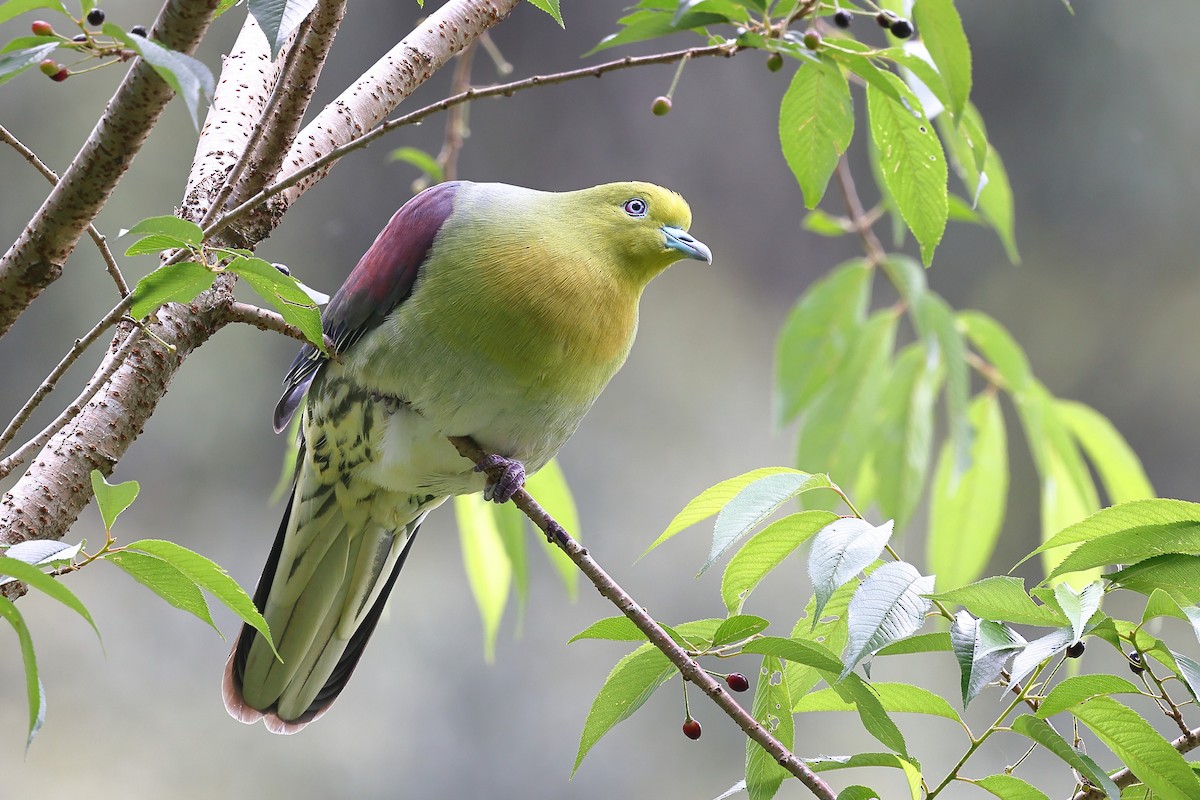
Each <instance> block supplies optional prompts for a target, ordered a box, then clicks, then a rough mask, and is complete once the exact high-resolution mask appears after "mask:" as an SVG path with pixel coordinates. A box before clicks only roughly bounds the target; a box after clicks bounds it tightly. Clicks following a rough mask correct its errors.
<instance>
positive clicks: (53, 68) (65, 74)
mask: <svg viewBox="0 0 1200 800" xmlns="http://www.w3.org/2000/svg"><path fill="white" fill-rule="evenodd" d="M105 18H106V15H105V13H104V9H102V8H93V9H92V10H91V11H89V12H88V13H87V15H86V16H85V17H84V18H83V19H82V20H74V22H75V23H76V24H77V25H79V27H80V28H81V29H82V32H81V33H77V34H75V35H74V36H72V37H70V38H69V39H68V38H67V37H66V36H64V35H63V34H61V33H59V32H58V31H56V30H54V26H53V25H51V24H50V23H49V22H47V21H46V20H44V19H39V20H35V21H34V22H33V23H32V24H31V25H30V26H29V29H30V30H31V31H32V32H33V35H34V36H54V37H57V38H58V39H60V40H62V42H64V44H65V46H66V47H68V48H69V49H72V50H75V51H76V52H78V53H82V54H85V55H87V56H90V57H94V58H103V57H105V56H117V58H118V59H120V60H122V61H124V60H126V59H127V58H129V57H131V56H133V55H136V53H134V52H132V51H130V50H125V49H122V47H121V46H120V42H112V41H100V40H98V39H97V38H96V36H95V34H94V33H93V32H92V31H89V30H87V28H85V27H84V25H85V23H86V25H87V26H90V27H92V28H99V27H100V26H101V25H103V24H104V20H105ZM129 33H130V34H132V35H134V36H145V35H146V28H145V26H143V25H134V26H133V27H132V28H130V29H129ZM68 43H69V44H68ZM38 69H40V70H41V72H42V74H43V75H46V76H47V77H49V78H50V80H52V81H57V82H59V83H61V82H62V81H65V80H66V79H67V78H69V77H70V76H71V75H73V74H74V73H72V72H71V70H70V69H69V68H68V67H66V66H64V65H63V64H60V63H59V62H57V61H55V60H54V59H52V58H47V59H46V60H44V61H42V62H41V63H40V64H38Z"/></svg>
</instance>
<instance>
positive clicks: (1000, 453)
mask: <svg viewBox="0 0 1200 800" xmlns="http://www.w3.org/2000/svg"><path fill="white" fill-rule="evenodd" d="M967 419H968V420H969V422H970V424H971V428H972V430H973V431H974V435H973V436H972V437H971V455H970V466H968V467H967V469H966V470H965V471H964V472H962V473H961V474H958V475H956V471H955V469H954V451H953V449H952V447H951V445H950V443H949V442H947V443H945V444H944V445H942V450H941V454H940V455H939V456H938V463H937V469H936V470H935V471H934V475H933V486H932V488H931V490H930V494H931V498H930V504H929V538H928V541H927V545H926V547H927V549H926V553H927V558H928V563H929V571H930V572H932V573H934V574H935V575H937V576H938V583H939V584H940V585H941V586H943V587H957V586H962V585H964V584H967V583H970V582H971V581H974V580H976V579H977V578H979V576H980V575H982V574H983V572H984V570H985V569H986V568H987V564H988V559H989V558H990V557H991V555H992V553H993V552H994V551H995V549H996V543H997V542H998V541H999V538H1000V529H1001V527H1002V526H1003V524H1004V512H1005V504H1006V501H1007V498H1008V443H1007V434H1006V432H1005V428H1004V414H1003V412H1002V411H1001V409H1000V400H999V398H998V397H997V396H996V395H995V393H993V392H982V393H981V394H979V395H976V397H975V399H974V400H972V401H971V404H970V406H969V407H968V409H967Z"/></svg>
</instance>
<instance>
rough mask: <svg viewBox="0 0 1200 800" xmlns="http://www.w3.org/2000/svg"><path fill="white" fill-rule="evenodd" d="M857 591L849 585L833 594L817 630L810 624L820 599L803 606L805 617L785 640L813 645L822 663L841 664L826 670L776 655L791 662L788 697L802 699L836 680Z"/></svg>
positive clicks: (801, 617)
mask: <svg viewBox="0 0 1200 800" xmlns="http://www.w3.org/2000/svg"><path fill="white" fill-rule="evenodd" d="M855 588H857V587H856V586H855V585H854V584H846V585H845V586H843V587H842V588H841V589H838V590H837V591H836V592H834V593H833V597H832V598H831V599H830V601H829V603H828V604H827V605H826V606H825V611H824V614H823V615H822V616H821V618H820V619H819V620H818V621H817V625H816V627H815V628H814V627H813V626H812V623H811V622H810V620H811V619H812V618H813V617H814V616H815V612H816V600H817V599H816V597H810V598H809V599H808V602H807V603H806V604H805V606H804V613H803V614H802V615H801V616H800V618H799V619H797V620H796V624H795V625H793V626H792V630H791V633H790V634H789V638H788V639H786V640H784V641H795V642H803V643H806V644H811V645H814V646H815V647H816V648H817V652H818V653H819V654H820V657H821V659H831V660H832V661H834V662H836V663H837V664H838V666H837V667H834V668H833V669H825V668H824V667H822V666H821V665H819V664H817V665H813V664H808V663H802V661H798V660H795V659H789V658H787V653H786V652H785V653H773V655H779V656H780V657H781V658H785V659H786V660H787V661H788V663H787V666H786V667H785V668H784V675H785V677H786V678H787V682H788V693H789V694H791V696H792V697H793V698H801V697H803V696H804V695H805V694H806V693H808V692H809V691H811V690H812V688H813V687H814V686H816V685H817V683H819V682H820V681H822V680H825V679H826V678H828V679H830V680H833V681H836V680H837V670H838V669H841V662H840V661H838V658H837V655H836V654H837V653H840V652H841V651H842V650H843V649H844V648H845V646H846V640H847V639H848V638H849V633H848V631H847V630H846V609H847V608H848V607H849V605H850V598H851V597H852V596H853V595H854V591H853V590H854V589H855ZM785 649H786V648H785Z"/></svg>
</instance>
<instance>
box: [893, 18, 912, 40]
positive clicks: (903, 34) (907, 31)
mask: <svg viewBox="0 0 1200 800" xmlns="http://www.w3.org/2000/svg"><path fill="white" fill-rule="evenodd" d="M888 30H890V31H891V32H892V36H895V37H896V38H897V39H907V38H908V37H910V36H912V35H913V26H912V23H911V22H909V21H908V20H906V19H898V20H896V21H895V22H893V23H892V26H891V27H890V28H888Z"/></svg>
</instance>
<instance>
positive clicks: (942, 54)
mask: <svg viewBox="0 0 1200 800" xmlns="http://www.w3.org/2000/svg"><path fill="white" fill-rule="evenodd" d="M913 21H914V22H916V24H917V30H919V31H920V32H921V41H922V42H923V43H924V45H925V47H926V49H927V50H928V51H929V55H930V56H931V57H932V58H933V63H934V65H935V66H937V69H938V72H939V73H940V74H941V76H942V80H943V81H944V82H945V84H946V90H947V92H948V93H949V96H950V104H949V108H950V113H951V114H953V115H954V116H955V117H958V116H959V115H960V114H962V111H963V108H965V107H966V104H967V98H968V97H970V95H971V48H970V46H969V45H968V43H967V34H966V33H965V32H964V31H963V26H962V20H961V19H960V18H959V16H958V11H956V10H955V8H954V0H917V2H916V4H915V5H914V6H913Z"/></svg>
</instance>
